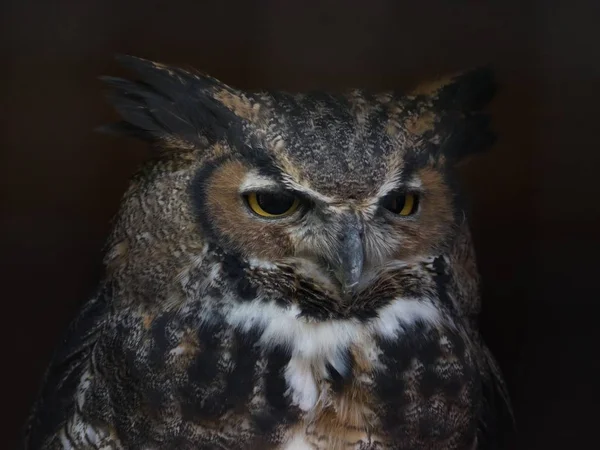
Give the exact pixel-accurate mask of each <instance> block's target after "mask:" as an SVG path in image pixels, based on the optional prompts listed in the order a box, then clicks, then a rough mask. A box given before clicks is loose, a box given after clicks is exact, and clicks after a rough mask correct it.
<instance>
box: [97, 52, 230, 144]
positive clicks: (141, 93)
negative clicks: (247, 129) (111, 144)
mask: <svg viewBox="0 0 600 450" xmlns="http://www.w3.org/2000/svg"><path fill="white" fill-rule="evenodd" d="M117 60H118V61H119V62H120V63H121V64H122V65H123V66H125V67H126V68H128V69H131V70H132V71H134V72H136V73H137V75H138V76H139V79H138V80H136V81H132V80H127V79H123V78H116V77H108V76H105V77H101V80H102V81H104V82H105V83H106V84H107V85H108V86H109V87H110V88H111V91H110V93H109V99H110V101H111V103H112V104H113V106H114V107H115V109H116V110H117V112H118V113H119V114H120V116H121V118H122V119H123V120H122V121H121V122H117V123H115V124H111V125H107V126H104V127H101V128H100V129H99V131H102V132H106V133H112V134H119V135H128V136H134V137H137V138H140V139H143V140H146V141H150V142H154V143H161V144H166V145H167V146H168V147H172V148H175V147H177V148H179V149H191V148H198V147H203V146H206V145H207V144H210V143H213V142H216V141H218V140H220V139H223V138H224V137H226V135H227V134H229V133H232V132H235V131H236V130H238V129H239V125H240V117H238V116H237V115H236V114H235V113H234V112H233V111H232V110H231V109H230V108H228V107H227V106H226V105H224V104H223V102H221V101H219V100H218V95H216V94H219V95H222V93H223V92H228V93H229V95H230V96H234V97H236V96H237V95H238V94H237V93H236V92H235V90H234V89H232V88H230V87H229V86H227V85H225V84H223V83H221V82H220V81H218V80H216V79H214V78H212V77H209V76H206V75H198V74H193V73H191V72H188V71H185V70H183V69H180V68H176V67H169V66H166V65H163V64H159V63H156V62H153V61H149V60H145V59H142V58H137V57H133V56H125V55H119V56H118V57H117Z"/></svg>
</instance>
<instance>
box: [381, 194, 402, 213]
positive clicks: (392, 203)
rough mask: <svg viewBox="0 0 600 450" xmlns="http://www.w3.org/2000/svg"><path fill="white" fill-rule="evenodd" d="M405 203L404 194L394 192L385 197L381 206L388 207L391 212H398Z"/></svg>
mask: <svg viewBox="0 0 600 450" xmlns="http://www.w3.org/2000/svg"><path fill="white" fill-rule="evenodd" d="M405 203H406V195H404V194H396V195H391V196H389V197H388V198H386V199H385V200H384V202H383V206H384V208H385V209H388V210H390V211H391V212H393V213H396V214H398V213H399V212H400V211H402V208H404V204H405Z"/></svg>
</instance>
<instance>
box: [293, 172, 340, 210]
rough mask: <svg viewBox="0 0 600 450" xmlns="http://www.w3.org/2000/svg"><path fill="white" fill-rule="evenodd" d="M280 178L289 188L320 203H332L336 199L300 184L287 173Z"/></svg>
mask: <svg viewBox="0 0 600 450" xmlns="http://www.w3.org/2000/svg"><path fill="white" fill-rule="evenodd" d="M282 178H283V183H284V184H285V185H286V186H287V187H288V188H289V189H292V190H294V191H296V192H298V193H300V194H303V195H305V196H306V197H309V198H312V199H314V200H317V201H319V202H321V203H334V202H335V201H336V199H335V198H334V197H330V196H328V195H323V194H321V193H319V192H317V191H314V190H312V189H311V188H309V187H307V186H303V185H302V184H300V183H298V182H297V181H296V180H294V179H293V178H292V177H290V176H289V175H285V174H284V175H283V177H282Z"/></svg>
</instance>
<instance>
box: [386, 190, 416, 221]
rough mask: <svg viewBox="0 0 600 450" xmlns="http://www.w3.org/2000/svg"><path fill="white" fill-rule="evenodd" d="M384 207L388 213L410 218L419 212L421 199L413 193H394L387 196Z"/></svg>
mask: <svg viewBox="0 0 600 450" xmlns="http://www.w3.org/2000/svg"><path fill="white" fill-rule="evenodd" d="M381 204H382V206H383V207H384V208H385V209H387V210H388V211H391V212H393V213H394V214H398V215H399V216H410V215H411V214H414V213H415V212H417V209H418V207H419V197H418V196H417V195H416V194H411V193H408V192H407V193H393V194H389V195H387V196H386V197H385V198H384V199H383V201H382V202H381Z"/></svg>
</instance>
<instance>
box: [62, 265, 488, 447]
mask: <svg viewBox="0 0 600 450" xmlns="http://www.w3.org/2000/svg"><path fill="white" fill-rule="evenodd" d="M213 274H216V272H213ZM217 278H218V277H217ZM217 278H215V280H216V279H217ZM209 284H210V285H209ZM209 284H206V283H204V285H203V286H196V287H195V288H194V289H200V288H201V289H202V290H203V292H205V294H206V295H205V296H204V297H203V301H202V302H186V303H184V304H182V305H180V306H179V307H176V308H172V309H170V310H168V311H164V310H163V311H161V312H152V311H153V310H152V309H148V308H142V307H135V308H134V307H130V308H126V309H120V310H119V311H118V312H117V313H116V316H115V317H112V318H111V320H110V321H109V323H111V324H114V325H113V326H110V327H109V328H108V329H107V330H105V332H104V335H103V336H102V338H101V339H99V340H98V342H97V344H96V346H95V348H94V352H93V355H92V357H91V358H90V359H89V361H88V362H87V367H86V370H85V371H84V373H83V376H82V377H81V379H80V383H79V388H78V392H77V408H76V415H77V417H78V419H73V418H72V419H71V420H72V425H71V431H70V434H71V436H76V435H77V432H76V430H80V431H81V430H85V429H86V426H87V427H91V424H92V423H93V424H101V423H106V424H110V427H106V428H105V427H102V426H100V427H98V426H97V425H94V428H93V432H91V435H93V436H96V437H98V436H110V433H114V435H115V436H118V442H119V445H120V446H122V447H114V448H127V449H129V448H131V449H134V448H136V449H137V448H145V449H171V448H184V449H187V448H190V449H192V448H194V449H195V448H202V449H203V448H223V449H238V448H239V449H246V448H247V449H252V448H265V449H268V448H272V449H281V450H284V449H285V450H292V449H295V450H300V449H333V450H337V449H342V448H343V449H349V448H353V449H409V448H410V449H412V448H431V449H437V448H439V449H451V448H469V447H470V445H472V444H473V442H474V439H475V435H476V428H477V423H476V422H477V414H478V407H479V392H478V389H479V386H478V373H477V368H476V362H475V360H474V358H473V356H472V354H471V349H470V348H469V345H468V342H465V339H467V338H466V337H465V335H464V333H462V332H461V331H460V327H457V326H456V325H455V324H454V323H453V322H452V321H451V320H449V319H447V318H446V316H445V314H443V313H442V312H441V311H440V309H438V306H436V304H435V303H434V302H433V300H431V299H427V298H404V297H401V296H399V297H397V298H395V299H394V300H393V301H391V302H389V303H388V304H387V305H386V306H385V307H383V308H381V309H380V310H379V311H378V314H377V315H375V316H374V317H372V318H369V319H358V318H346V319H337V320H327V321H317V320H311V319H310V318H305V317H302V315H301V314H300V311H299V309H298V307H297V306H294V305H281V304H278V303H277V302H275V301H270V300H265V298H262V297H261V296H259V297H257V298H255V299H252V300H243V301H241V300H240V299H239V298H238V297H237V296H236V294H235V292H234V291H231V290H228V289H222V288H218V285H219V283H218V282H216V281H215V282H214V283H212V284H211V283H209ZM188 287H189V286H188ZM211 295H213V296H216V295H219V296H220V300H219V301H217V299H216V298H213V299H212V300H214V304H213V302H212V300H211ZM216 304H219V305H221V306H222V305H229V306H227V307H219V308H216V307H214V305H216ZM83 424H87V425H85V426H84V425H83ZM89 430H92V428H89ZM109 430H110V431H109ZM80 435H81V439H82V440H84V438H85V439H88V440H89V436H90V432H89V431H88V432H83V434H82V433H81V432H80ZM98 439H100V438H98ZM98 442H100V441H98ZM175 443H177V445H176V447H173V445H175ZM58 448H61V447H58ZM63 448H77V447H73V446H71V447H68V446H67V447H63ZM107 448H112V447H107Z"/></svg>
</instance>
